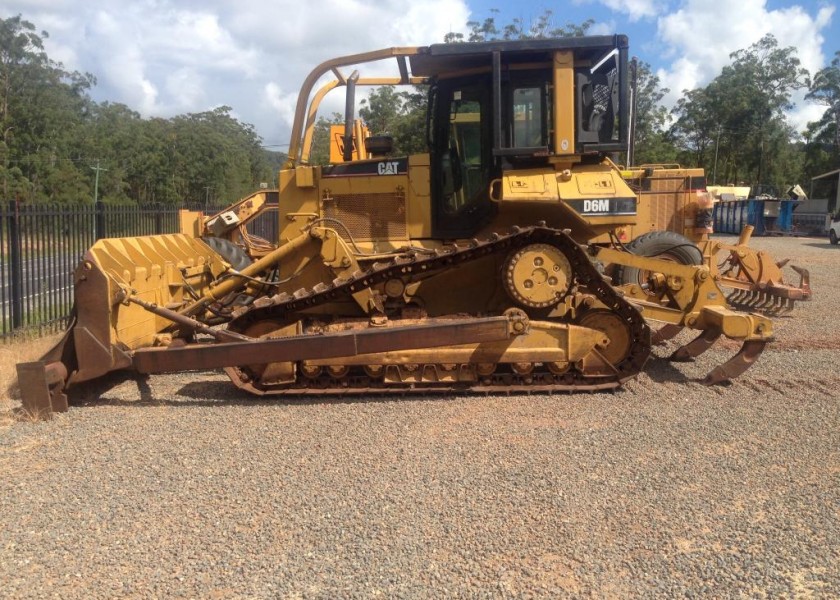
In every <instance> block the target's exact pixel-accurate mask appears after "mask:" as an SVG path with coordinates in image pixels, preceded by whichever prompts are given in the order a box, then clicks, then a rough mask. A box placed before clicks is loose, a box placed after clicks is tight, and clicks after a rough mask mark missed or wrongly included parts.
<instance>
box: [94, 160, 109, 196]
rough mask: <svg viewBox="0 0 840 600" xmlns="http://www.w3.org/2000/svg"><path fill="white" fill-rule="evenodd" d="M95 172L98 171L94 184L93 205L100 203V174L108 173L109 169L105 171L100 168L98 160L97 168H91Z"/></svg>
mask: <svg viewBox="0 0 840 600" xmlns="http://www.w3.org/2000/svg"><path fill="white" fill-rule="evenodd" d="M91 169H93V170H94V171H96V179H95V180H94V183H93V203H94V204H96V203H97V202H99V172H100V171H107V170H108V169H104V168H102V167H100V166H99V159H98V158H97V159H96V166H95V167H91Z"/></svg>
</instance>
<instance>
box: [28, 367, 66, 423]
mask: <svg viewBox="0 0 840 600" xmlns="http://www.w3.org/2000/svg"><path fill="white" fill-rule="evenodd" d="M17 375H18V385H19V386H20V392H21V397H22V400H23V410H24V411H25V412H26V414H27V415H29V416H30V417H31V418H34V419H41V420H48V419H51V418H52V413H54V412H65V411H66V410H67V395H66V394H64V389H63V388H64V381H65V379H66V378H67V370H66V368H65V367H64V365H63V364H62V363H60V362H53V363H49V364H47V363H45V362H44V361H40V360H39V361H35V362H28V363H18V365H17Z"/></svg>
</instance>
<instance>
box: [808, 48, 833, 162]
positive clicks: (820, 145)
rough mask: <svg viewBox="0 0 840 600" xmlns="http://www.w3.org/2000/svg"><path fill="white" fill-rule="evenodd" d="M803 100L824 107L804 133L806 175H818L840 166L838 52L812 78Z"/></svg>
mask: <svg viewBox="0 0 840 600" xmlns="http://www.w3.org/2000/svg"><path fill="white" fill-rule="evenodd" d="M805 98H806V99H807V100H813V101H815V102H817V103H818V104H821V105H823V106H825V107H826V108H825V112H824V113H823V115H822V117H821V118H820V119H819V120H818V121H814V122H812V123H809V124H808V127H807V130H806V132H805V137H806V144H805V152H806V164H807V165H808V171H809V174H811V175H817V174H818V173H820V172H823V171H827V170H829V169H832V168H836V166H837V164H838V162H840V51H838V52H836V53H835V55H834V59H833V60H832V61H831V64H830V65H829V66H827V67H825V68H823V69H820V70H819V71H817V73H816V74H815V75H814V78H813V79H812V80H811V81H810V84H809V86H808V93H807V94H806V95H805Z"/></svg>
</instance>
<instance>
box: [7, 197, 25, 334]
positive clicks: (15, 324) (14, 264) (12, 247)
mask: <svg viewBox="0 0 840 600" xmlns="http://www.w3.org/2000/svg"><path fill="white" fill-rule="evenodd" d="M21 250H22V248H21V244H20V213H19V212H18V203H17V200H10V201H9V271H10V275H11V279H12V281H11V288H12V289H11V295H12V305H11V307H10V308H11V313H12V314H11V318H12V330H15V329H18V328H20V327H21V326H22V325H23V256H22V253H21Z"/></svg>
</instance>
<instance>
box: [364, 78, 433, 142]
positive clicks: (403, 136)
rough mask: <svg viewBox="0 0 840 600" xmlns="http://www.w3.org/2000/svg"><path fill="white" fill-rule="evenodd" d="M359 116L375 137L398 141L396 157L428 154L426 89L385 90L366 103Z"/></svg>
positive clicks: (379, 89) (389, 88) (369, 98)
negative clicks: (419, 153)
mask: <svg viewBox="0 0 840 600" xmlns="http://www.w3.org/2000/svg"><path fill="white" fill-rule="evenodd" d="M361 104H362V107H361V108H360V109H359V116H360V117H361V118H362V119H363V120H364V122H365V124H366V125H367V126H368V129H370V132H371V133H372V134H373V135H379V134H388V135H391V136H392V137H393V138H394V153H395V154H412V153H418V152H425V150H426V88H425V87H415V88H414V91H413V92H408V91H402V92H397V91H396V89H395V88H394V86H390V85H387V86H382V87H379V88H376V89H375V90H373V91H372V92H371V94H370V96H369V97H368V98H367V99H366V100H362V102H361Z"/></svg>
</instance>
